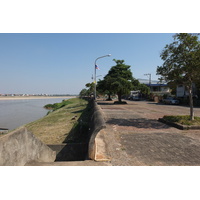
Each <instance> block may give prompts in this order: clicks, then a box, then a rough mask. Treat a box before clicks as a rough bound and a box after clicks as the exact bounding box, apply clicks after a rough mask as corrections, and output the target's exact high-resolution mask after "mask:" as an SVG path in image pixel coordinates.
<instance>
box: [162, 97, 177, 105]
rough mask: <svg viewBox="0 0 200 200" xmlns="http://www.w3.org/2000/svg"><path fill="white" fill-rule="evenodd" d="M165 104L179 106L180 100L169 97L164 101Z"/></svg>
mask: <svg viewBox="0 0 200 200" xmlns="http://www.w3.org/2000/svg"><path fill="white" fill-rule="evenodd" d="M163 103H164V104H173V105H178V104H179V100H177V99H175V98H174V97H168V98H166V99H163Z"/></svg>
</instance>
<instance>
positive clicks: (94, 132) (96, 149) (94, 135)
mask: <svg viewBox="0 0 200 200" xmlns="http://www.w3.org/2000/svg"><path fill="white" fill-rule="evenodd" d="M105 129H106V123H105V120H104V116H103V112H102V110H101V107H100V106H99V105H98V104H97V103H96V102H95V101H94V102H93V115H92V118H91V127H90V131H91V138H90V141H89V148H88V156H89V158H90V159H92V160H95V161H108V160H110V156H109V153H108V150H107V144H106V141H105V134H107V133H106V131H105Z"/></svg>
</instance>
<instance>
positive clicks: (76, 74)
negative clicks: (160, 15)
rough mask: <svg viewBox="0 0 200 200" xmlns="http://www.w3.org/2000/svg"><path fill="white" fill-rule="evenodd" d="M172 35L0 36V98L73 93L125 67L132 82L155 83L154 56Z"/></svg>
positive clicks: (156, 59) (159, 62)
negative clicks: (121, 62)
mask: <svg viewBox="0 0 200 200" xmlns="http://www.w3.org/2000/svg"><path fill="white" fill-rule="evenodd" d="M173 35H174V33H0V71H1V84H0V93H1V94H4V93H22V94H24V93H25V94H26V93H28V94H79V92H80V91H81V90H82V89H83V88H85V84H86V83H89V82H92V81H93V80H92V76H94V62H95V59H96V58H98V57H100V56H104V55H107V54H111V56H110V57H104V58H101V59H99V60H98V61H97V65H98V66H99V69H100V70H97V71H96V72H97V76H98V77H97V80H98V79H102V78H103V77H104V76H105V75H106V74H107V73H108V71H109V69H110V68H111V67H112V66H114V65H115V62H114V61H113V59H119V60H124V61H125V64H127V65H130V66H131V71H132V73H133V77H134V78H141V79H147V78H148V77H147V76H145V75H144V74H148V73H150V74H151V77H152V80H157V79H158V76H157V75H156V68H157V66H159V65H162V62H163V61H162V60H161V59H160V53H161V51H162V49H163V48H164V47H165V45H166V44H169V43H171V42H172V41H173V37H172V36H173Z"/></svg>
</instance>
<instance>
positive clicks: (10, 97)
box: [0, 96, 76, 101]
mask: <svg viewBox="0 0 200 200" xmlns="http://www.w3.org/2000/svg"><path fill="white" fill-rule="evenodd" d="M56 98H63V99H69V98H76V96H0V101H1V100H24V99H56Z"/></svg>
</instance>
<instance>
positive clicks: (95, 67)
mask: <svg viewBox="0 0 200 200" xmlns="http://www.w3.org/2000/svg"><path fill="white" fill-rule="evenodd" d="M107 56H111V54H108V55H105V56H101V57H98V58H97V59H96V60H95V62H94V100H96V96H97V91H96V86H97V83H96V78H97V77H96V70H97V60H98V59H100V58H104V57H107Z"/></svg>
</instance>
